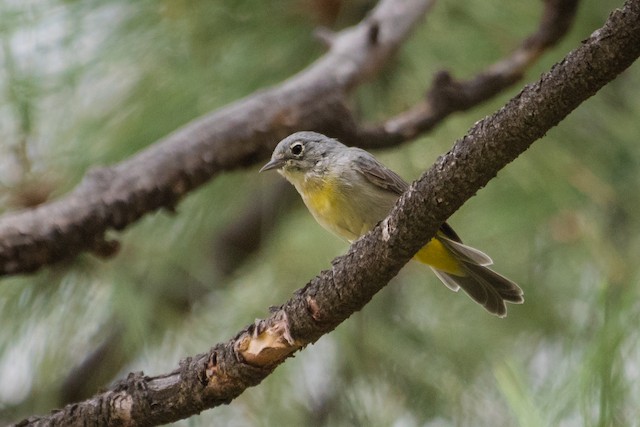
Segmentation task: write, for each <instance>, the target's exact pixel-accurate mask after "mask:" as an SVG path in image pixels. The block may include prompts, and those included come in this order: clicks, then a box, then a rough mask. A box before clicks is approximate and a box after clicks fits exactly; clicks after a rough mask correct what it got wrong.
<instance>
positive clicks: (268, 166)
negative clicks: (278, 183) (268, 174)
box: [259, 158, 285, 172]
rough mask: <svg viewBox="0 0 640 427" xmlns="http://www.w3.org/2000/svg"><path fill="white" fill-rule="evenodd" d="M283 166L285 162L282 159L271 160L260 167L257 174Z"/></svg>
mask: <svg viewBox="0 0 640 427" xmlns="http://www.w3.org/2000/svg"><path fill="white" fill-rule="evenodd" d="M284 164H285V160H284V159H278V158H275V159H271V160H270V161H269V163H267V164H266V165H264V166H263V167H262V169H260V171H259V172H264V171H268V170H271V169H277V168H281V167H282V166H284Z"/></svg>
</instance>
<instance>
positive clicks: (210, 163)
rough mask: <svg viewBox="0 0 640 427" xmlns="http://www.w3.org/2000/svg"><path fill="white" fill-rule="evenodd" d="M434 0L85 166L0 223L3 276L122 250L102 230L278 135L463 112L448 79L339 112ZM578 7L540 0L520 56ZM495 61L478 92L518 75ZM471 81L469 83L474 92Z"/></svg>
mask: <svg viewBox="0 0 640 427" xmlns="http://www.w3.org/2000/svg"><path fill="white" fill-rule="evenodd" d="M434 1H435V0H404V1H399V0H382V1H381V2H380V3H379V5H378V6H377V7H376V8H375V9H374V10H373V11H372V12H371V13H370V14H369V15H368V16H367V17H366V18H365V19H363V21H362V22H361V23H360V24H358V25H356V26H354V27H352V28H349V29H346V30H343V31H341V32H339V33H335V34H332V35H330V36H327V35H325V37H324V39H325V40H326V41H327V42H328V44H329V46H330V49H329V51H328V52H327V54H325V55H324V56H323V57H321V58H320V59H319V60H317V61H316V62H315V63H313V64H312V65H311V66H309V67H308V68H307V69H306V70H303V71H302V72H301V73H299V74H297V75H295V76H293V77H292V78H290V79H289V80H287V81H285V82H283V83H282V84H281V85H279V86H276V87H274V88H272V89H269V90H266V91H262V92H258V93H256V94H253V95H251V96H249V97H247V98H245V99H243V100H240V101H237V102H236V103H234V104H232V105H230V106H228V107H226V108H223V109H221V110H218V111H216V112H213V113H211V114H209V115H206V116H203V117H201V118H199V119H196V120H194V121H193V122H191V123H189V124H187V125H185V126H184V127H183V128H181V129H178V130H177V131H176V132H174V133H172V134H170V135H169V136H167V137H165V138H164V139H162V140H160V141H158V142H157V143H155V144H153V145H152V146H150V147H149V148H147V149H145V150H143V151H141V152H140V153H138V154H137V155H135V156H133V157H131V158H129V159H127V160H125V161H123V162H121V163H119V164H116V165H113V166H109V167H103V168H94V169H92V170H90V171H89V172H88V173H87V175H86V176H85V178H84V179H83V181H82V182H81V183H80V184H79V185H78V186H77V187H76V188H75V189H74V190H73V191H72V192H70V193H69V194H67V195H66V196H64V197H63V198H61V199H58V200H56V201H52V202H49V203H46V204H43V205H41V206H39V207H37V208H35V209H30V210H24V211H20V212H14V213H9V214H6V215H4V216H2V217H0V276H1V275H8V274H16V273H24V272H30V271H35V270H37V269H38V268H40V267H41V266H43V265H48V264H52V263H54V262H57V261H60V260H63V259H67V258H72V257H74V256H76V255H78V254H79V253H81V252H83V251H87V250H89V251H92V252H94V253H95V254H97V255H101V256H105V257H106V256H111V255H113V254H115V253H116V252H117V250H118V248H119V245H118V242H116V241H109V240H107V239H106V238H105V233H106V232H107V231H108V230H111V229H115V230H122V229H124V228H125V227H127V226H129V225H130V224H132V223H134V222H136V221H137V220H138V219H139V218H141V217H142V216H144V215H145V214H147V213H149V212H153V211H155V210H157V209H160V208H167V209H169V210H172V209H173V207H174V206H175V205H176V204H177V203H178V202H179V201H180V199H181V198H182V197H183V196H184V195H185V194H187V193H188V192H189V191H191V190H193V189H195V188H197V187H198V186H200V185H202V184H203V183H204V182H206V181H208V180H209V179H211V178H213V177H214V176H216V175H217V174H218V173H220V172H221V171H225V170H230V169H235V168H239V167H244V166H248V165H251V164H254V163H255V162H257V161H259V160H261V159H264V158H266V157H268V155H269V153H270V151H271V150H272V148H273V146H274V145H275V143H276V142H277V141H278V140H279V139H281V138H282V137H284V136H286V135H288V134H290V133H292V132H294V131H296V130H302V129H307V130H309V129H313V130H317V131H320V132H325V133H329V134H330V135H334V136H338V137H340V138H341V139H343V140H344V141H345V142H347V143H354V144H355V143H358V145H362V146H366V145H365V144H363V143H366V144H368V146H380V145H385V146H388V145H390V144H394V143H399V142H402V141H406V140H408V139H410V138H413V137H415V135H417V134H418V133H419V132H423V131H424V130H426V129H429V128H430V127H432V126H433V125H434V124H435V123H434V120H436V121H437V120H441V119H442V118H443V117H444V116H446V115H447V114H450V113H451V112H452V111H455V110H456V109H461V108H460V107H459V104H460V102H456V105H458V106H456V107H454V108H452V107H451V105H450V104H451V103H450V102H449V103H445V104H446V106H445V107H443V105H445V104H443V103H442V98H443V97H442V93H443V92H446V93H448V94H449V95H448V96H453V95H456V97H457V98H460V95H459V93H462V91H461V90H458V89H456V90H457V92H456V91H453V90H450V88H451V87H452V84H453V83H454V82H453V80H451V79H443V78H442V77H440V78H437V79H436V82H437V85H436V87H437V88H439V89H438V90H436V89H435V88H434V90H432V91H431V92H430V95H428V97H427V101H426V102H425V103H423V104H419V105H418V106H417V107H416V108H413V109H411V110H410V111H408V112H407V113H405V114H402V115H400V116H398V117H396V118H394V119H392V120H389V121H388V122H387V123H385V124H383V125H382V126H373V127H362V128H361V127H359V126H358V125H357V122H356V120H355V118H354V117H353V116H352V114H351V112H350V111H349V110H348V109H347V107H346V106H345V99H346V96H347V95H348V93H349V92H350V91H351V90H352V89H353V88H354V87H356V86H357V85H358V84H360V83H361V82H363V81H364V80H366V79H367V78H370V77H372V76H373V75H375V74H376V73H377V72H378V70H379V69H380V68H381V67H382V66H383V65H384V64H385V63H386V62H388V61H389V59H390V58H391V57H392V56H393V53H394V52H395V51H396V50H397V48H398V47H399V46H400V44H401V43H402V42H403V41H404V40H405V39H406V37H408V35H409V33H410V32H411V30H412V29H413V28H414V27H415V26H416V25H417V23H418V22H419V21H420V20H421V18H422V17H423V16H424V14H425V13H426V12H427V11H428V10H429V8H430V7H431V6H432V4H433V3H434ZM576 2H577V0H547V2H546V8H545V13H544V15H543V16H544V18H543V21H542V25H541V26H540V28H539V30H538V32H537V33H536V34H538V35H540V34H541V35H540V36H532V37H530V38H529V39H527V40H530V41H529V42H527V43H525V44H523V47H522V49H521V50H524V51H525V52H529V57H531V56H532V55H533V54H532V53H531V52H538V53H539V51H540V49H542V48H543V47H545V46H548V45H549V44H550V43H552V42H553V41H555V40H557V37H559V34H562V33H563V29H565V28H566V26H567V23H568V22H570V21H571V20H572V17H573V12H574V11H575V4H576ZM514 55H515V54H514ZM515 56H516V57H518V58H520V57H523V56H524V57H527V55H521V54H518V55H515ZM533 56H535V55H533ZM499 64H502V65H503V66H502V67H498V66H495V67H493V68H492V69H491V70H489V72H488V73H487V75H489V76H493V77H491V78H490V79H489V78H483V79H481V81H480V86H482V84H483V83H482V82H486V81H489V80H490V81H494V80H495V79H496V77H495V76H497V75H500V76H502V75H503V74H505V73H506V75H509V74H510V73H511V74H513V73H514V72H515V74H518V75H519V74H520V73H521V69H520V68H518V67H521V64H520V62H518V61H516V60H509V61H507V62H504V61H503V62H501V63H499ZM509 64H510V65H509ZM514 64H516V65H514ZM518 64H520V65H518ZM509 70H511V71H509ZM514 70H515V71H514ZM518 70H519V71H518ZM441 76H442V75H441ZM445 80H446V81H445ZM506 80H509V78H507V79H506ZM443 82H444V83H443ZM478 84H479V83H478V82H476V83H474V84H472V85H471V86H472V87H474V88H476V89H475V91H476V92H477V91H478V90H477V86H478ZM445 86H446V88H449V89H446V90H444V89H443V88H444V87H445ZM457 86H461V87H463V88H464V87H465V86H466V85H465V84H457ZM457 86H456V87H457ZM494 86H495V87H497V85H494ZM469 90H470V89H468V90H467V91H469ZM436 92H437V94H439V95H437V96H435V95H433V93H436ZM485 92H486V91H485ZM485 96H486V95H480V96H477V95H476V96H475V98H474V97H473V96H469V98H473V99H475V101H473V99H471V100H468V101H467V102H466V104H465V105H466V106H467V107H466V108H468V106H470V105H472V104H473V102H476V103H477V102H480V101H482V100H484V99H486V97H485ZM434 99H437V100H440V101H438V102H435V101H434ZM434 118H435V119H434Z"/></svg>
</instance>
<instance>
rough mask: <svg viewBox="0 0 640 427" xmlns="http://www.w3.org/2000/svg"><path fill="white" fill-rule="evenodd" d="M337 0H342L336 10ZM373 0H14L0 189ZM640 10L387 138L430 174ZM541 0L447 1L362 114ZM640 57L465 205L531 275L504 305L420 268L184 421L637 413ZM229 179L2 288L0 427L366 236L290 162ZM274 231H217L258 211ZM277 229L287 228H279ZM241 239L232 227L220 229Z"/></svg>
mask: <svg viewBox="0 0 640 427" xmlns="http://www.w3.org/2000/svg"><path fill="white" fill-rule="evenodd" d="M341 3H344V4H342V6H341V7H339V6H340V4H341ZM371 3H373V2H371V1H364V0H361V1H352V2H341V1H339V0H334V1H328V0H325V1H321V0H316V1H314V0H275V1H269V2H265V1H261V0H243V1H227V2H222V1H217V2H215V1H210V0H190V1H187V0H153V1H152V0H138V1H136V2H130V1H125V0H85V1H74V0H27V1H25V0H0V206H1V210H2V212H7V211H11V210H16V209H21V208H25V207H29V206H34V205H36V204H38V203H41V202H43V201H46V200H49V199H51V198H55V197H57V196H60V195H62V194H64V193H65V192H67V191H69V190H70V189H71V188H73V187H74V186H75V185H76V184H77V183H78V182H79V180H80V179H81V177H82V176H83V174H84V173H85V172H86V170H87V168H88V167H90V166H92V165H97V164H110V163H114V162H118V161H120V160H122V159H124V158H126V157H128V156H130V155H131V154H132V153H134V152H136V151H138V150H140V149H141V148H143V147H145V146H147V145H149V144H152V143H153V142H154V141H156V140H157V139H158V138H160V137H162V136H164V135H166V134H167V133H169V132H170V131H172V130H174V129H176V128H178V127H179V126H181V125H183V124H185V123H186V122H187V121H189V120H190V119H192V118H195V117H197V116H199V115H201V114H204V113H206V112H208V111H210V110H212V109H215V108H218V107H222V106H224V105H225V104H227V103H229V102H231V101H234V100H237V99H238V98H240V97H243V96H246V95H249V94H250V93H251V92H252V91H255V90H256V89H259V88H264V87H267V86H269V85H273V84H276V83H277V82H279V81H281V80H282V79H284V78H286V77H288V76H290V75H292V74H293V73H294V72H296V71H299V70H301V69H302V68H304V67H305V66H306V65H308V64H309V63H310V62H311V61H312V60H314V59H315V58H317V57H318V56H319V55H321V54H322V52H323V50H322V47H321V46H320V44H319V43H318V42H317V41H315V40H314V39H313V37H312V31H313V30H314V29H315V28H317V27H318V26H320V25H326V26H329V27H331V28H335V29H339V28H343V27H345V26H348V25H351V24H353V23H355V22H357V21H359V20H360V19H361V17H362V15H363V13H365V12H366V11H367V10H368V9H369V8H370V6H371ZM621 4H622V1H621V0H620V1H613V0H585V1H583V2H582V5H581V7H580V9H579V12H578V16H577V19H576V23H575V26H574V27H573V29H572V30H571V32H570V33H569V36H568V37H567V38H565V39H564V40H563V41H562V43H561V44H560V45H559V46H558V47H557V48H555V49H553V50H552V51H550V52H548V53H547V54H546V55H545V56H544V57H543V59H542V61H541V62H540V63H539V64H538V65H537V66H536V67H534V68H533V69H532V70H530V71H529V72H528V74H527V76H526V78H525V80H524V81H523V83H521V84H518V85H516V87H514V88H513V89H512V90H511V91H509V92H508V93H505V94H503V95H502V96H500V97H498V98H497V99H495V100H493V101H491V102H488V103H485V104H484V105H482V106H480V107H478V108H475V109H472V110H471V111H470V112H467V113H464V114H457V115H454V116H453V117H451V118H449V119H448V120H446V121H445V122H444V123H443V124H442V125H441V126H439V127H438V128H437V129H436V130H435V131H434V132H432V133H431V134H429V135H426V136H424V137H422V138H420V139H418V140H416V141H414V142H412V143H410V144H406V145H403V146H400V147H397V148H394V149H393V150H389V151H385V152H377V153H376V154H377V155H378V156H379V158H380V159H381V160H382V161H383V162H385V163H386V164H387V165H388V166H390V167H392V168H393V169H395V170H396V171H398V172H400V173H401V175H403V176H404V177H405V178H406V179H408V180H411V179H414V178H416V177H417V176H419V174H420V173H421V172H422V171H423V170H425V169H426V168H428V167H429V166H430V165H431V163H432V162H433V161H434V160H435V159H436V157H437V156H438V155H439V154H442V153H444V152H446V151H447V150H448V149H449V148H450V146H451V145H452V144H453V142H454V141H455V140H456V139H457V138H459V137H461V136H462V135H464V133H465V132H466V131H467V129H468V128H469V127H470V126H471V125H472V124H473V123H474V122H475V121H477V120H479V119H481V118H482V117H484V116H485V115H487V114H490V113H492V112H493V111H494V110H495V109H497V108H498V107H500V106H501V105H502V104H503V103H504V102H505V101H506V100H507V99H508V98H509V97H511V96H513V95H514V94H516V93H517V92H518V91H519V90H520V88H521V87H522V85H523V84H524V83H525V82H528V81H533V80H536V79H537V77H538V76H539V75H540V73H542V72H544V71H545V70H547V69H548V68H549V67H550V66H551V65H552V64H553V63H555V62H556V61H558V60H559V59H561V58H562V57H563V56H564V55H565V54H566V53H567V52H568V51H569V50H570V49H572V48H574V47H576V46H578V45H579V43H580V40H582V39H585V38H586V37H588V36H589V34H591V32H592V31H593V30H595V29H596V28H598V27H599V26H600V25H601V24H602V23H603V22H604V20H605V19H606V17H607V16H608V14H609V12H610V11H611V10H612V9H613V8H615V7H617V6H620V5H621ZM541 10H542V4H541V3H540V4H539V3H537V2H536V3H535V4H532V3H530V2H507V3H505V2H503V1H500V0H484V1H482V2H477V1H471V0H459V1H455V2H452V1H448V2H447V1H442V2H439V3H438V4H437V5H436V7H435V9H434V10H433V12H432V13H431V14H430V15H429V16H428V19H427V21H426V23H425V24H424V25H422V26H420V27H419V29H418V31H417V32H416V33H415V34H414V36H413V37H412V38H411V39H410V41H409V42H408V43H406V44H405V46H403V48H402V50H401V52H400V54H399V55H398V57H397V58H396V60H395V62H394V63H393V64H392V65H391V66H389V67H388V68H387V69H386V70H385V71H384V72H383V73H382V76H381V77H380V78H379V79H377V80H376V81H375V82H372V83H371V84H368V85H365V86H363V87H361V88H360V89H359V90H358V92H357V94H356V96H355V97H354V108H355V109H356V110H358V111H360V112H361V114H362V115H363V117H366V118H368V119H370V120H376V119H380V118H383V117H386V116H388V115H390V114H392V113H396V112H399V111H402V110H403V109H404V108H406V107H407V106H409V105H411V104H412V103H414V102H415V101H417V100H418V99H419V98H420V96H422V94H423V93H424V90H425V89H426V88H427V86H428V83H429V82H430V79H431V76H432V75H433V74H434V72H436V71H437V70H440V69H442V68H447V69H450V70H451V71H452V72H453V74H454V75H455V76H456V77H459V78H467V77H470V76H472V75H474V74H475V73H476V72H478V71H480V70H481V69H482V68H483V67H485V66H487V65H489V64H491V63H492V62H494V61H496V60H497V59H499V58H500V57H502V56H504V55H505V54H507V53H508V52H509V51H510V50H512V49H513V48H514V47H515V46H516V45H517V44H518V43H519V42H520V40H521V39H522V38H523V37H525V36H526V35H527V34H529V33H530V32H531V31H533V30H534V29H535V28H536V26H537V24H538V19H539V15H540V12H541ZM638 88H640V67H639V66H638V64H636V65H635V66H634V67H632V68H631V69H630V70H629V71H628V72H626V73H625V74H623V75H622V76H620V77H619V78H618V79H617V80H615V81H614V82H613V83H611V84H609V85H608V86H606V87H605V88H604V89H603V90H602V91H601V92H600V93H598V95H596V96H595V97H594V98H592V99H591V100H589V101H588V102H586V103H584V104H583V105H582V106H580V108H579V109H578V110H577V111H575V112H574V113H573V114H572V115H571V116H570V117H569V118H568V119H566V120H565V121H563V122H562V123H561V124H560V125H559V126H558V127H557V128H556V129H553V130H552V131H550V132H549V134H548V135H547V136H546V137H545V138H544V139H543V140H541V141H539V142H537V143H536V144H534V145H533V148H532V149H530V150H529V151H528V152H527V153H525V154H524V155H523V156H522V157H521V158H519V159H518V160H516V161H515V162H514V163H512V164H511V165H510V166H509V167H507V168H506V169H505V170H504V171H503V172H501V173H500V175H499V176H498V177H497V178H496V179H494V180H493V181H492V182H491V183H490V184H489V185H488V186H487V188H485V189H483V190H482V191H480V192H479V193H478V195H477V196H476V197H474V198H473V199H471V200H470V201H469V202H468V203H467V204H466V205H465V206H464V207H463V208H462V209H461V210H460V211H459V212H458V213H456V214H455V215H454V216H453V217H452V218H451V220H450V223H451V224H452V225H453V226H454V227H455V228H456V230H457V231H458V232H459V233H460V235H461V236H462V237H463V239H465V241H466V242H468V243H469V244H472V245H473V246H476V247H478V248H480V249H482V250H485V251H486V252H488V253H489V254H490V255H491V256H492V257H493V259H494V261H495V262H496V269H497V270H498V271H500V272H501V273H503V274H505V275H507V276H508V277H510V278H512V279H514V280H515V281H517V282H519V283H520V284H521V285H522V287H523V288H524V290H525V296H526V303H525V304H524V305H522V306H510V307H509V316H508V318H507V319H497V318H495V317H493V316H490V315H488V314H487V313H486V312H485V311H484V310H483V309H482V308H480V307H479V306H477V305H476V304H474V303H473V302H472V301H471V300H470V299H469V298H468V297H466V296H465V295H463V294H460V295H456V294H454V293H452V292H450V291H448V290H447V289H446V288H445V287H444V286H442V285H441V284H440V283H439V281H438V280H437V279H436V278H435V276H434V275H433V274H432V273H431V272H430V271H429V270H428V269H425V268H423V267H422V266H420V265H413V264H409V265H408V266H407V267H405V269H404V270H403V271H402V272H401V274H400V275H399V276H398V277H397V278H396V279H395V280H394V281H393V282H392V283H391V284H390V285H389V286H388V287H387V288H385V289H384V290H383V291H382V292H381V293H380V294H379V295H378V296H376V298H374V300H373V301H372V302H371V303H370V304H369V305H367V306H366V308H365V309H364V310H363V311H362V312H360V313H357V314H356V315H354V316H352V317H351V318H350V319H349V320H348V321H346V322H345V323H344V324H343V325H341V326H340V327H339V328H338V329H337V330H336V331H335V332H334V333H332V334H330V335H328V336H325V337H323V338H322V339H321V340H320V341H319V342H318V343H317V344H315V345H313V346H311V347H309V348H307V349H305V350H304V351H303V352H301V353H300V354H298V355H297V356H296V358H294V359H291V360H289V361H288V362H287V363H286V364H285V365H283V366H281V367H280V368H278V369H277V370H276V371H275V373H274V374H272V375H271V376H269V377H268V378H267V379H266V380H265V381H264V382H263V383H262V384H261V385H260V386H258V387H255V388H253V389H249V390H247V391H246V392H245V393H244V394H243V395H242V396H241V397H239V398H238V399H236V400H234V401H233V402H232V403H231V405H229V406H226V407H221V408H216V409H214V410H210V411H207V412H205V413H203V414H201V415H200V416H195V417H192V418H191V419H189V420H186V421H182V422H180V423H177V425H185V426H186V425H189V426H200V425H203V426H204V425H211V424H213V423H215V424H216V425H230V426H244V425H252V426H271V425H310V426H313V425H316V426H323V425H331V426H349V425H367V426H388V425H395V426H438V427H439V426H450V425H456V426H512V425H521V426H549V425H561V426H614V425H615V426H618V425H620V426H622V425H638V424H637V423H638V419H640V407H639V406H638V402H640V367H639V365H638V362H639V361H640V345H639V334H640V332H639V328H638V326H639V325H640V318H639V317H640V303H639V302H638V301H639V298H638V297H639V295H638V293H639V291H640V285H639V283H638V282H639V277H638V276H639V266H640V265H639V263H638V259H637V257H638V254H639V253H640V251H639V245H640V233H638V231H640V219H639V218H638V215H637V214H636V212H637V211H638V208H639V207H640V192H639V191H638V181H639V180H640V172H639V168H638V166H639V164H640V149H639V148H638V146H637V145H638V136H639V133H640V121H639V119H638V118H639V117H640V97H639V96H638ZM257 169H258V167H255V168H251V169H248V170H243V171H238V172H235V173H230V174H227V175H224V176H220V177H218V178H216V179H215V180H213V181H212V182H211V183H209V184H207V185H205V186H203V187H202V188H201V189H199V190H198V191H196V192H194V193H192V194H190V195H189V196H188V197H187V198H186V199H185V200H183V202H182V203H181V204H180V205H179V206H178V212H177V215H174V216H171V215H168V214H166V213H163V212H160V213H156V214H153V215H149V216H147V217H145V218H144V219H143V220H142V221H140V222H138V223H137V224H135V225H134V226H132V227H130V228H129V229H127V230H126V231H125V232H124V233H122V234H117V235H116V237H118V238H120V239H121V242H122V251H121V252H120V254H119V255H118V256H117V257H116V258H115V259H112V260H107V261H103V260H99V259H96V258H95V257H93V256H90V255H83V256H80V257H79V258H77V259H75V260H73V261H71V262H68V263H65V264H59V265H56V266H54V267H48V268H44V269H42V270H41V271H40V272H38V273H37V274H34V275H29V276H20V277H8V278H3V279H2V280H0V424H6V423H7V422H10V421H17V420H18V419H20V418H22V417H25V416H28V415H31V414H43V413H46V412H48V411H49V410H51V409H53V408H55V407H59V406H61V405H63V404H65V403H66V402H69V401H75V400H79V399H84V398H86V397H87V396H89V395H91V394H93V393H94V392H95V391H96V390H98V389H99V387H101V386H104V385H105V384H108V383H109V382H110V381H113V380H114V379H117V378H120V377H123V376H124V375H126V373H128V372H130V371H135V370H144V372H145V373H147V374H150V375H156V374H160V373H163V372H168V371H170V370H172V369H174V368H175V367H176V366H177V362H178V360H179V359H180V358H182V357H185V356H188V355H192V354H195V353H199V352H203V351H206V350H207V349H208V348H209V347H210V346H211V345H213V344H214V343H216V342H218V341H222V340H227V339H229V338H230V337H231V336H233V335H234V334H235V333H236V332H237V331H238V330H240V329H241V328H242V327H244V326H245V325H247V324H249V323H251V322H252V321H253V319H254V318H256V317H264V316H265V315H266V314H267V313H268V311H267V308H268V307H269V306H271V305H277V304H280V303H282V302H283V301H285V300H286V299H287V298H288V297H289V296H290V295H291V293H292V292H293V291H294V290H295V289H297V288H298V287H301V286H302V285H304V284H305V283H306V282H307V281H308V280H309V279H310V278H311V277H313V276H314V275H315V274H317V273H318V272H319V271H320V270H321V269H324V268H327V267H328V266H329V265H330V261H331V259H333V257H335V256H337V255H339V254H341V253H343V252H344V251H345V250H346V245H345V244H344V243H342V242H341V241H339V240H338V239H337V238H335V237H333V236H332V235H330V234H329V233H327V232H325V231H324V230H323V229H321V228H320V226H318V225H317V224H316V223H315V221H314V220H313V219H312V218H311V216H310V215H309V214H308V213H307V211H306V209H304V207H303V206H302V203H301V201H299V200H298V198H297V197H290V196H287V197H283V198H282V199H279V202H278V204H277V205H276V206H275V207H273V208H269V206H271V203H272V197H273V195H274V192H273V191H272V189H273V188H274V186H277V185H280V183H281V178H280V177H279V176H277V174H275V173H273V174H260V175H258V174H257ZM256 200H258V201H259V204H260V205H262V206H263V207H266V209H265V211H267V212H270V214H272V213H274V212H275V214H277V213H280V214H281V215H279V216H277V217H276V219H275V221H274V220H273V219H272V217H271V216H269V218H266V217H265V219H264V225H265V227H263V228H262V230H263V231H261V233H262V234H261V236H262V237H263V238H264V241H263V246H262V247H261V249H260V250H259V251H257V252H255V253H253V254H252V255H251V256H250V257H248V258H247V259H246V262H244V263H243V264H240V265H229V263H228V260H227V259H225V257H224V254H225V253H229V251H231V250H232V249H231V248H227V250H225V244H228V243H229V242H228V239H227V240H225V239H224V238H221V237H220V236H221V234H222V233H224V232H228V230H229V229H230V228H232V227H233V226H234V223H235V222H236V221H237V218H238V217H240V216H242V215H243V213H245V212H247V211H248V210H250V209H254V207H255V203H256ZM267 225H273V228H270V229H269V231H267V227H266V226H267ZM225 242H226V243H225Z"/></svg>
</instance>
